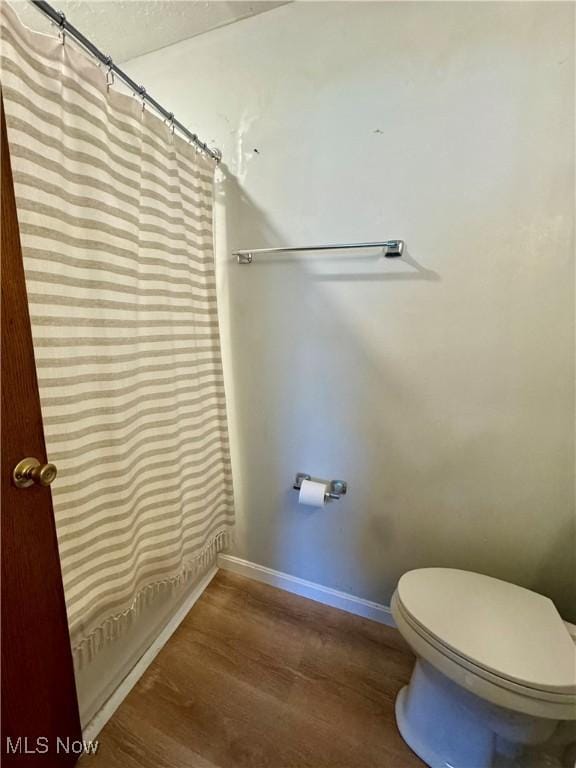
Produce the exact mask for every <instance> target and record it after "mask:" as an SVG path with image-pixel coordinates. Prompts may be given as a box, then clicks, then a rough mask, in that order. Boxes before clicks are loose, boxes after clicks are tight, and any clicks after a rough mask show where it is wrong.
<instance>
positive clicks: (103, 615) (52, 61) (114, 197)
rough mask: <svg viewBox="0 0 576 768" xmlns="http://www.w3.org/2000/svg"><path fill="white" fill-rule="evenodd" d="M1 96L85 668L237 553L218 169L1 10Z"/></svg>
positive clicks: (73, 629)
mask: <svg viewBox="0 0 576 768" xmlns="http://www.w3.org/2000/svg"><path fill="white" fill-rule="evenodd" d="M1 32H2V51H1V82H2V92H3V98H4V104H5V112H6V120H7V127H8V138H9V143H10V152H11V158H12V166H13V172H14V183H15V190H16V197H17V208H18V217H19V223H20V230H21V240H22V249H23V257H24V266H25V271H26V282H27V289H28V299H29V305H30V314H31V323H32V332H33V338H34V348H35V356H36V366H37V371H38V381H39V390H40V398H41V404H42V413H43V421H44V430H45V435H46V443H47V451H48V457H49V460H50V461H52V462H54V463H55V464H56V465H57V467H58V478H57V480H56V482H55V483H54V485H53V486H52V490H53V501H54V511H55V517H56V525H57V530H58V541H59V549H60V558H61V564H62V574H63V581H64V590H65V595H66V603H67V610H68V619H69V626H70V635H71V642H72V647H73V650H74V653H75V657H76V661H77V663H79V664H80V665H81V664H82V663H83V662H84V661H86V660H87V659H90V658H91V657H92V655H93V654H94V653H95V652H96V651H97V650H98V649H99V648H101V647H102V646H103V645H104V644H105V643H106V642H107V641H108V640H110V639H111V638H114V637H116V636H117V635H118V634H119V633H121V632H122V630H123V629H124V628H125V627H126V626H127V625H128V624H129V623H130V622H131V621H132V620H133V618H134V616H136V615H137V614H138V612H140V611H141V610H142V609H143V607H144V606H146V605H147V604H148V603H149V601H151V600H153V599H156V598H157V596H158V595H159V594H160V593H162V592H164V591H166V590H172V589H174V588H176V587H177V585H179V584H181V583H183V582H184V581H185V580H187V579H189V578H190V577H191V576H192V575H194V574H196V573H198V572H199V570H200V569H202V568H204V567H205V566H206V565H207V564H208V563H209V562H211V561H212V560H213V559H214V557H215V554H216V552H217V551H218V550H220V549H221V548H222V547H224V546H225V545H226V544H227V539H228V536H229V533H230V529H231V526H232V523H233V497H232V483H231V470H230V458H229V445H228V435H227V423H226V410H225V401H224V387H223V378H222V365H221V354H220V344H219V331H218V318H217V307H216V293H215V276H214V262H213V251H212V247H213V242H212V193H213V189H212V188H213V173H214V162H213V161H212V160H211V159H210V158H208V157H205V156H203V155H201V154H199V153H198V152H197V151H196V150H195V149H194V148H193V147H192V146H190V145H189V144H188V143H187V142H186V141H184V140H182V139H180V138H179V137H178V136H175V135H173V134H172V133H171V132H170V130H169V128H168V126H167V125H166V124H164V123H163V122H162V121H161V120H159V119H158V118H157V117H156V116H154V115H152V114H150V113H149V112H148V111H147V110H146V109H143V106H142V104H141V102H140V101H139V100H138V99H136V98H133V97H132V96H129V95H124V94H120V93H118V92H117V91H115V90H114V88H109V83H107V80H106V73H105V72H103V71H102V69H101V68H99V67H98V66H97V65H96V64H95V63H94V62H93V61H92V60H91V59H88V57H87V56H85V55H84V54H83V53H82V52H80V51H79V50H78V49H77V48H74V47H73V45H72V44H71V43H69V42H65V43H63V42H62V40H60V39H58V38H57V37H56V35H40V34H36V33H32V32H30V31H29V30H28V29H26V28H25V27H23V26H22V25H21V24H20V22H19V20H18V19H17V17H16V16H15V14H14V13H13V12H12V11H11V10H10V9H9V8H8V7H7V5H6V3H5V2H4V3H2V29H1Z"/></svg>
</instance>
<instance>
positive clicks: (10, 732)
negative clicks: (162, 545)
mask: <svg viewBox="0 0 576 768" xmlns="http://www.w3.org/2000/svg"><path fill="white" fill-rule="evenodd" d="M1 123H2V147H1V149H2V152H1V164H2V188H1V192H2V234H1V244H2V247H1V266H2V271H1V282H2V318H1V319H2V331H1V333H2V460H1V463H2V509H1V533H2V540H1V547H2V584H1V596H2V610H1V614H2V637H1V642H2V654H1V655H2V750H1V752H2V764H3V765H15V766H16V765H17V766H44V767H45V768H48V767H49V766H59V765H62V766H64V765H73V764H74V763H75V762H76V760H77V756H76V755H75V754H74V751H73V749H72V742H74V741H76V740H80V739H81V738H82V736H81V728H80V718H79V714H78V704H77V700H76V688H75V683H74V670H73V666H72V653H71V650H70V640H69V635H68V623H67V618H66V607H65V603H64V590H63V587H62V575H61V572H60V560H59V557H58V545H57V540H56V528H55V525H54V512H53V509H52V496H51V493H50V488H49V487H48V484H49V482H50V481H51V479H53V478H52V475H53V472H52V471H51V467H50V466H45V465H46V448H45V445H44V433H43V429H42V417H41V414H40V400H39V396H38V384H37V380H36V368H35V364H34V352H33V348H32V336H31V332H30V318H29V315H28V302H27V296H26V286H25V282H24V268H23V264H22V253H21V249H20V235H19V231H18V221H17V217H16V204H15V199H14V188H13V183H12V171H11V167H10V156H9V152H8V141H7V136H6V123H5V117H4V107H3V105H2V106H1ZM25 458H35V459H37V460H38V462H39V466H37V467H36V468H35V469H34V468H32V467H28V471H27V472H26V471H24V472H23V473H22V476H21V480H20V482H21V483H22V484H24V485H27V487H25V488H18V487H16V484H15V482H14V479H13V470H14V468H15V467H16V465H17V464H18V463H19V462H20V461H21V460H22V459H25ZM28 483H29V484H28Z"/></svg>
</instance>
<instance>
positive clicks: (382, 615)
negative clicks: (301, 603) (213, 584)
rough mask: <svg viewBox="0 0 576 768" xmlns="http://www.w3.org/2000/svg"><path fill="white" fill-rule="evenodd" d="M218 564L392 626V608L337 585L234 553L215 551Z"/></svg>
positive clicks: (310, 598)
mask: <svg viewBox="0 0 576 768" xmlns="http://www.w3.org/2000/svg"><path fill="white" fill-rule="evenodd" d="M217 562H218V566H219V567H220V568H222V569H224V570H225V571H232V572H233V573H237V574H239V575H240V576H246V577H247V578H249V579H255V580H256V581H262V582H264V583H265V584H270V585H271V586H272V587H278V588H279V589H284V590H285V591H286V592H292V593H293V594H294V595H300V596H301V597H307V598H308V599H309V600H315V601H316V602H317V603H323V604H324V605H331V606H332V607H333V608H340V610H342V611H347V612H348V613H354V614H355V615H356V616H363V617H364V618H366V619H372V621H378V622H379V623H380V624H387V625H388V626H390V627H394V626H396V625H395V623H394V619H393V618H392V612H391V611H390V608H389V607H388V606H387V605H380V603H373V602H372V601H371V600H364V599H363V598H361V597H354V595H349V594H347V593H346V592H339V591H338V590H337V589H331V588H330V587H323V586H322V585H321V584H315V583H314V582H312V581H306V580H305V579H300V578H298V577H297V576H290V574H288V573H282V572H281V571H275V570H273V569H272V568H266V567H265V566H263V565H258V564H257V563H251V562H249V561H248V560H242V559H241V558H240V557H234V555H222V554H220V555H218V561H217Z"/></svg>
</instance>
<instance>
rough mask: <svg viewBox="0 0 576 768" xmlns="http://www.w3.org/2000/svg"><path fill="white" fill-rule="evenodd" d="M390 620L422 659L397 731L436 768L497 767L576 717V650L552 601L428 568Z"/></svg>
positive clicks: (406, 583)
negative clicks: (393, 620)
mask: <svg viewBox="0 0 576 768" xmlns="http://www.w3.org/2000/svg"><path fill="white" fill-rule="evenodd" d="M392 614H393V616H394V619H395V621H396V625H397V627H398V630H399V631H400V633H401V634H402V636H403V637H404V639H405V640H406V641H407V642H408V644H409V645H410V646H411V648H412V650H413V651H414V653H415V654H416V656H417V661H416V665H415V667H414V672H413V674H412V678H411V680H410V683H409V685H408V686H406V687H405V688H403V689H402V690H401V691H400V693H399V694H398V698H397V700H396V720H397V724H398V728H399V730H400V733H401V735H402V737H403V738H404V740H405V741H406V742H407V744H408V745H409V746H410V747H411V748H412V750H413V751H414V752H416V754H417V755H418V756H419V757H420V758H421V759H422V760H424V762H425V763H426V764H427V765H429V766H431V768H491V767H492V766H494V765H496V764H497V763H496V761H497V759H499V758H498V755H507V756H509V757H510V758H513V757H515V756H518V755H520V754H521V753H522V750H524V749H525V748H526V746H527V745H534V744H539V743H542V742H544V741H546V740H547V739H549V738H550V737H551V736H552V734H553V733H554V731H555V730H556V728H557V726H558V723H559V721H570V720H572V721H574V720H576V645H575V644H574V640H573V638H572V637H571V636H570V633H569V631H568V629H567V626H566V624H565V623H564V622H563V621H562V619H561V617H560V615H559V613H558V611H557V610H556V608H555V606H554V604H553V603H552V601H551V600H549V599H548V598H546V597H543V596H542V595H539V594H537V593H535V592H531V591H530V590H527V589H523V588H522V587H518V586H515V585H514V584H509V583H507V582H504V581H500V580H499V579H493V578H491V577H489V576H482V575H480V574H476V573H470V572H467V571H460V570H455V569H450V568H423V569H420V570H416V571H409V572H408V573H406V574H404V576H402V578H401V579H400V581H399V582H398V586H397V588H396V591H395V593H394V596H393V598H392ZM575 727H576V724H575ZM574 738H575V739H576V734H575V736H574Z"/></svg>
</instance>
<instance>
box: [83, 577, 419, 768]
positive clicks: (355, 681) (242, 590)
mask: <svg viewBox="0 0 576 768" xmlns="http://www.w3.org/2000/svg"><path fill="white" fill-rule="evenodd" d="M412 664H413V657H412V654H411V653H410V651H409V650H408V649H407V647H406V645H405V643H404V642H403V640H402V638H401V637H400V635H399V634H398V632H397V631H396V630H394V629H390V628H389V627H385V626H383V625H381V624H376V623H374V622H371V621H368V620H366V619H361V618H358V617H356V616H351V615H350V614H347V613H344V612H342V611H338V610H336V609H334V608H328V607H326V606H323V605H320V604H318V603H314V602H312V601H311V600H306V599H304V598H301V597H296V596H294V595H290V594H288V593H287V592H283V591H281V590H278V589H275V588H274V587H269V586H267V585H264V584H259V583H258V582H255V581H251V580H249V579H244V578H242V577H240V576H236V575H232V574H230V573H227V572H226V571H220V572H219V573H218V574H217V576H216V577H215V578H214V580H213V581H212V583H211V584H210V586H209V587H208V589H207V590H206V591H205V592H204V594H203V595H202V597H201V598H200V600H199V601H198V602H197V603H196V605H195V606H194V608H193V609H192V610H191V611H190V613H189V614H188V616H187V617H186V619H185V620H184V621H183V622H182V624H181V625H180V627H179V628H178V630H177V631H176V632H175V634H174V635H173V636H172V638H171V639H170V641H169V642H168V644H167V645H166V646H165V647H164V649H163V650H162V651H161V652H160V654H159V655H158V656H157V657H156V659H155V661H154V662H153V664H152V665H151V666H150V667H149V669H148V670H147V672H146V673H145V675H144V676H143V677H142V679H141V680H140V682H139V683H138V684H137V685H136V687H135V688H134V689H133V690H132V692H131V693H130V694H129V696H128V697H127V698H126V699H125V701H124V702H123V704H122V705H121V707H120V708H119V709H118V711H117V712H116V714H115V715H114V717H113V718H112V719H111V720H110V721H109V722H108V724H107V725H106V727H105V728H104V729H103V731H102V732H101V733H100V736H99V737H98V738H99V742H100V746H99V749H98V753H97V755H96V756H89V757H85V758H83V759H82V761H81V763H80V768H136V767H137V766H138V768H148V767H150V768H178V767H180V766H182V767H184V766H186V768H369V767H370V768H371V767H372V766H374V768H376V767H378V768H421V767H422V766H423V765H424V763H422V762H421V761H420V760H419V759H418V758H417V757H416V756H415V755H414V754H413V753H412V752H411V751H410V750H409V749H408V747H407V746H406V745H405V744H404V742H403V741H402V739H401V738H400V735H399V734H398V731H397V729H396V725H395V722H394V697H395V696H396V693H397V692H398V690H399V689H400V688H401V687H402V685H404V684H405V683H406V682H407V680H408V678H409V676H410V672H411V669H412Z"/></svg>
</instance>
